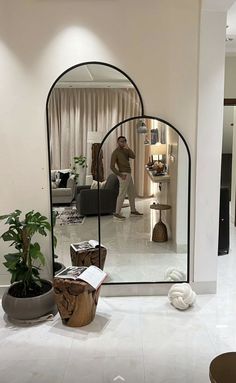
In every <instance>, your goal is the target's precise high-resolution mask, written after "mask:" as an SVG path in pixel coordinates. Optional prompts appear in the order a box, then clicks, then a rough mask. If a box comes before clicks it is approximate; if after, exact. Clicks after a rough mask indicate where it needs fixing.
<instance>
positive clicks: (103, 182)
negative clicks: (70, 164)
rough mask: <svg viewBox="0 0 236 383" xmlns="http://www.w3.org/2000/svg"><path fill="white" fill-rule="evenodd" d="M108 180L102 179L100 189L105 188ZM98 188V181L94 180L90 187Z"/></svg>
mask: <svg viewBox="0 0 236 383" xmlns="http://www.w3.org/2000/svg"><path fill="white" fill-rule="evenodd" d="M106 182H107V181H102V182H99V187H100V189H103V188H104V186H105V184H106ZM97 188H98V182H97V181H95V180H93V182H92V184H91V186H90V189H97Z"/></svg>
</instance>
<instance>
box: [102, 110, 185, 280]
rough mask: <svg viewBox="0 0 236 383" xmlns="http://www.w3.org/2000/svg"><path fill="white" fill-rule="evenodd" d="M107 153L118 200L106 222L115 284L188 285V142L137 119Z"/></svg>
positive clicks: (113, 138)
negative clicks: (178, 281)
mask: <svg viewBox="0 0 236 383" xmlns="http://www.w3.org/2000/svg"><path fill="white" fill-rule="evenodd" d="M102 150H103V152H104V153H106V154H107V157H110V162H109V164H110V169H109V170H108V172H107V173H106V179H107V182H109V184H110V185H111V187H112V188H113V189H112V190H113V196H116V197H117V198H116V203H115V205H114V206H115V207H113V209H115V214H113V215H110V216H109V215H106V216H102V217H101V238H102V244H103V245H104V246H105V247H106V248H107V249H108V256H107V259H106V264H105V270H106V271H107V272H108V274H109V282H162V281H167V280H172V281H173V280H181V281H185V280H186V279H187V260H188V256H187V253H188V198H189V196H188V182H189V180H188V177H189V157H188V151H187V149H186V146H185V144H184V142H183V140H182V138H181V137H180V136H179V134H178V133H177V132H176V131H175V130H174V129H173V128H172V127H170V126H168V125H167V124H165V123H163V122H160V121H158V120H156V119H151V118H144V119H141V120H140V119H133V120H132V121H129V122H127V123H124V124H121V125H120V126H118V128H116V129H115V130H113V131H112V132H111V133H110V135H109V136H108V137H107V139H106V141H105V142H104V144H103V147H102ZM111 179H112V183H111ZM133 183H134V187H133ZM105 185H106V184H105ZM100 186H101V196H102V193H103V187H104V186H103V183H101V184H100ZM134 193H135V194H134ZM102 208H103V205H102Z"/></svg>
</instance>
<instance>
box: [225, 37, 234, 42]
mask: <svg viewBox="0 0 236 383" xmlns="http://www.w3.org/2000/svg"><path fill="white" fill-rule="evenodd" d="M225 41H233V37H226V39H225Z"/></svg>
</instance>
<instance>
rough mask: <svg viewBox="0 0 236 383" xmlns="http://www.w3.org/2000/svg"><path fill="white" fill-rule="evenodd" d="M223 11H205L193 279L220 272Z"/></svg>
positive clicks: (212, 278)
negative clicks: (218, 253)
mask: <svg viewBox="0 0 236 383" xmlns="http://www.w3.org/2000/svg"><path fill="white" fill-rule="evenodd" d="M225 24H226V15H225V14H224V12H207V11H204V12H202V16H201V33H200V65H199V96H198V130H197V168H196V201H195V248H194V255H195V256H194V265H193V266H194V270H193V272H194V281H195V282H210V281H212V283H213V284H214V281H215V280H216V275H217V250H218V249H217V248H218V228H219V219H218V217H219V192H220V165H221V151H222V130H223V89H224V46H225V41H224V40H225V39H224V33H225Z"/></svg>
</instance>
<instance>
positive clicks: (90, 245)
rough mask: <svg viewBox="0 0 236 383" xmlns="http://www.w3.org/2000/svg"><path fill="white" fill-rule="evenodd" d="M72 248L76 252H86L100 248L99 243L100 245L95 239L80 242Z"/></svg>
mask: <svg viewBox="0 0 236 383" xmlns="http://www.w3.org/2000/svg"><path fill="white" fill-rule="evenodd" d="M101 246H102V245H101ZM71 247H72V248H73V249H74V250H75V251H84V250H89V249H95V248H98V247H99V243H98V241H95V240H94V239H90V240H89V241H83V242H79V243H72V244H71Z"/></svg>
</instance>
